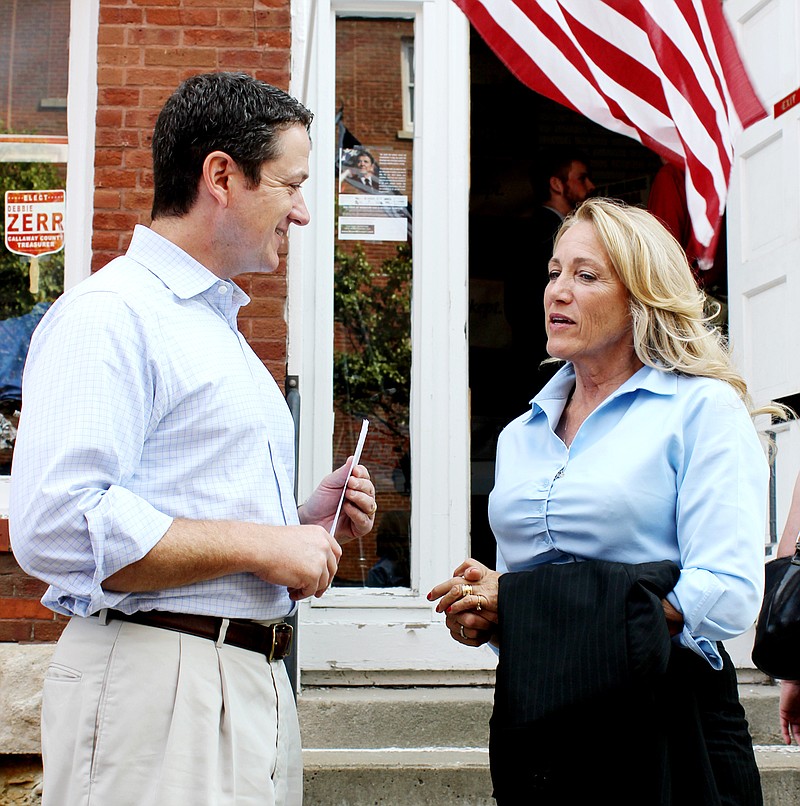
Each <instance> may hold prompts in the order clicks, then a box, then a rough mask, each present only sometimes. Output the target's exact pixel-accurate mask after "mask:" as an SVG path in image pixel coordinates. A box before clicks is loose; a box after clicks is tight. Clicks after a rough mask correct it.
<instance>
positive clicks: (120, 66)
mask: <svg viewBox="0 0 800 806" xmlns="http://www.w3.org/2000/svg"><path fill="white" fill-rule="evenodd" d="M290 44H291V35H290V12H289V0H100V31H99V37H98V67H97V83H98V102H97V105H98V108H97V138H96V146H97V149H96V155H95V213H94V234H93V239H92V249H93V259H92V269H93V270H97V269H99V268H101V267H102V266H104V265H105V264H106V263H108V261H109V260H111V259H112V258H114V257H116V256H117V255H118V254H120V253H121V252H123V251H124V250H125V249H126V248H127V245H128V242H129V240H130V234H131V231H132V229H133V226H134V224H137V223H138V224H147V223H149V221H150V206H151V202H152V186H153V177H152V167H151V159H150V139H151V134H152V129H153V124H154V123H155V119H156V116H157V115H158V112H159V110H160V108H161V106H162V104H163V103H164V101H165V100H166V98H167V97H168V96H169V94H170V93H171V92H172V91H173V90H174V89H175V87H176V86H177V85H178V84H179V83H180V82H181V81H182V80H183V79H184V78H186V77H187V76H190V75H192V74H194V73H201V72H214V71H217V70H243V71H246V72H248V73H252V74H253V75H255V76H256V77H258V78H260V79H262V80H264V81H267V82H269V83H270V84H275V85H276V86H278V87H281V88H283V89H288V87H289V65H290V54H289V47H290ZM240 280H241V282H240V283H239V284H240V285H241V286H242V288H243V289H244V290H245V291H246V292H247V293H248V294H249V295H250V296H251V297H252V300H253V301H252V303H251V304H250V305H249V306H247V308H246V309H245V310H244V311H243V312H242V314H241V316H240V326H241V330H242V333H243V334H244V336H245V337H246V338H247V339H248V341H249V342H250V344H251V345H252V346H253V349H254V350H255V351H256V353H257V354H258V356H259V357H260V358H261V359H262V360H263V361H264V362H265V364H266V365H267V366H268V367H269V369H270V370H271V372H272V374H273V375H274V376H275V378H276V380H278V381H279V382H282V381H283V376H284V374H285V365H286V322H285V316H284V309H285V299H286V276H285V264H284V263H283V262H282V264H281V267H280V268H279V270H278V272H277V273H276V274H274V275H271V276H269V277H266V276H257V275H256V276H244V277H242V278H240Z"/></svg>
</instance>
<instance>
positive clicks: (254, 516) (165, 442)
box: [10, 226, 298, 619]
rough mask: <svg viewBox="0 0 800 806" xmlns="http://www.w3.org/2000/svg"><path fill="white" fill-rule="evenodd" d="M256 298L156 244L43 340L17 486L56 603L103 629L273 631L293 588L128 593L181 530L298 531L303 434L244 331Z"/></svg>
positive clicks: (19, 526) (86, 294) (49, 322)
mask: <svg viewBox="0 0 800 806" xmlns="http://www.w3.org/2000/svg"><path fill="white" fill-rule="evenodd" d="M248 302H249V299H248V297H247V295H246V294H244V292H242V291H241V289H239V288H238V287H237V286H236V285H234V284H233V283H231V282H229V281H224V280H220V279H219V278H218V277H216V276H215V275H214V274H212V273H211V272H210V271H208V270H207V269H206V268H204V267H203V266H202V265H200V264H199V263H198V262H197V261H195V260H194V259H193V258H191V257H190V256H189V255H187V254H186V253H185V252H184V251H183V250H181V249H179V248H178V247H177V246H175V245H174V244H172V243H171V242H169V241H167V240H165V239H164V238H162V237H160V236H159V235H157V234H156V233H154V232H153V231H152V230H150V229H148V228H146V227H141V226H138V227H136V229H135V231H134V235H133V239H132V241H131V245H130V248H129V249H128V252H127V254H126V255H125V256H124V257H120V258H117V259H116V260H114V261H112V262H111V263H110V264H109V265H108V266H106V267H105V268H104V269H103V270H102V271H100V272H98V273H97V274H95V275H93V276H92V277H90V278H89V279H87V280H85V281H84V282H83V283H81V284H80V285H79V286H78V287H77V288H75V289H73V290H72V291H70V292H69V293H67V294H65V295H64V296H63V297H62V298H61V299H59V300H58V301H57V302H56V303H55V304H54V305H53V307H52V308H51V309H50V310H49V311H48V313H47V315H46V316H45V317H44V319H43V320H42V322H41V323H40V325H39V327H38V328H37V329H36V331H35V332H34V336H33V339H32V341H31V347H30V351H29V353H28V360H27V364H26V368H25V374H24V379H23V406H22V417H21V422H20V428H19V434H18V437H17V442H16V445H15V453H14V464H13V468H12V480H11V502H10V527H11V539H12V547H13V550H14V554H15V556H16V558H17V560H18V562H19V563H20V565H21V566H22V567H23V568H24V569H25V570H26V571H27V572H28V573H30V574H33V575H34V576H37V577H39V578H40V579H43V580H45V581H46V582H48V583H49V584H50V588H49V589H48V590H47V592H46V594H45V596H44V598H43V599H42V602H43V603H44V604H45V605H46V606H48V607H50V608H52V609H53V610H55V611H57V612H59V613H65V614H75V615H79V616H85V615H89V614H91V613H95V612H97V611H98V610H100V609H102V608H105V607H112V608H116V609H118V610H123V611H125V612H128V613H130V612H133V611H135V610H149V609H158V610H169V611H173V612H186V613H201V614H208V615H218V616H227V617H240V618H256V619H270V618H277V617H280V616H283V615H285V614H286V613H288V612H290V611H291V609H292V603H291V601H290V600H289V597H288V594H287V591H286V589H285V588H280V587H277V586H274V585H270V584H268V583H265V582H263V581H261V580H259V579H258V578H257V577H255V576H253V575H251V574H236V575H232V576H227V577H222V578H220V579H216V580H211V581H207V582H199V583H196V584H192V585H186V586H184V587H181V588H174V589H170V590H163V591H157V592H152V593H151V592H148V593H135V594H125V593H115V592H110V591H106V590H104V589H103V580H105V579H107V578H108V577H109V576H110V575H112V574H113V573H115V572H116V571H118V570H119V569H121V568H123V567H125V566H126V565H128V564H130V563H132V562H134V561H136V560H138V559H140V558H142V557H143V556H144V555H145V554H146V553H147V552H148V551H149V550H150V549H151V548H152V547H153V546H154V545H155V544H156V543H157V542H158V540H159V539H160V538H161V537H162V536H163V535H164V533H165V532H166V531H167V529H168V528H169V527H170V525H171V523H172V520H173V518H189V519H201V520H241V521H251V522H255V523H265V524H275V525H284V524H295V523H297V522H298V518H297V507H296V503H295V500H294V496H293V482H292V479H293V478H294V426H293V422H292V419H291V415H290V414H289V411H288V409H287V407H286V404H285V401H284V399H283V396H282V395H281V392H280V390H279V389H278V386H277V385H276V383H275V381H274V380H273V378H272V376H271V375H270V374H269V372H268V371H267V370H266V369H265V367H264V365H263V364H262V363H261V361H260V360H259V359H258V357H257V356H256V355H255V353H253V351H252V350H251V349H250V347H249V346H248V344H247V342H246V341H245V339H244V338H243V337H242V335H241V334H240V333H239V331H238V329H237V327H236V316H237V313H238V311H239V308H240V307H241V306H242V305H245V304H247V303H248Z"/></svg>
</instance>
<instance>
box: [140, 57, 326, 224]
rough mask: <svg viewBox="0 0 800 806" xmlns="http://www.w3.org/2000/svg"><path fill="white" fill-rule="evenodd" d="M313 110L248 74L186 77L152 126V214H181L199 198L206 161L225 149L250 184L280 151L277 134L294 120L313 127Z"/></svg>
mask: <svg viewBox="0 0 800 806" xmlns="http://www.w3.org/2000/svg"><path fill="white" fill-rule="evenodd" d="M313 117H314V116H313V114H312V113H311V112H309V111H308V109H306V108H305V107H304V106H303V105H302V104H301V103H300V102H299V101H297V100H296V99H294V98H292V96H291V95H288V94H287V93H285V92H284V91H283V90H280V89H278V88H277V87H273V86H272V85H271V84H266V83H264V82H263V81H259V80H258V79H255V78H253V76H250V75H247V74H246V73H203V74H201V75H196V76H192V77H191V78H187V79H186V81H184V82H183V83H182V84H181V85H180V86H179V87H178V89H177V90H175V92H174V93H173V94H172V95H171V96H170V97H169V98H168V99H167V102H166V103H165V104H164V107H163V108H162V110H161V112H160V113H159V115H158V119H157V120H156V125H155V128H154V130H153V144H152V152H153V185H154V187H153V210H152V218H153V219H155V218H157V217H159V216H181V215H185V214H186V213H188V212H189V210H191V209H192V206H193V205H194V203H195V201H196V200H197V193H198V182H199V180H200V177H201V175H202V172H203V161H204V160H205V158H206V156H208V154H210V153H211V152H212V151H224V152H225V153H226V154H228V156H230V157H231V158H232V159H233V160H234V161H235V162H236V164H237V165H238V166H239V168H240V169H241V171H242V173H243V174H244V177H245V181H246V182H247V183H248V186H249V187H256V186H257V185H258V183H259V181H260V179H261V166H262V165H263V164H264V162H266V161H268V160H273V159H276V158H277V157H279V156H280V145H279V144H280V140H279V138H278V135H279V134H280V132H282V131H284V130H285V129H287V128H288V127H290V126H293V125H297V124H299V125H302V126H305V128H306V131H308V129H309V127H310V126H311V121H312V120H313Z"/></svg>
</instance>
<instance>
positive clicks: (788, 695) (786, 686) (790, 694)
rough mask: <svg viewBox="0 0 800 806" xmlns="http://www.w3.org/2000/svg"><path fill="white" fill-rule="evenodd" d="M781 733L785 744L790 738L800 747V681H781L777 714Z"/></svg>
mask: <svg viewBox="0 0 800 806" xmlns="http://www.w3.org/2000/svg"><path fill="white" fill-rule="evenodd" d="M778 713H779V714H780V720H781V733H782V734H783V740H784V741H785V742H786V744H791V743H792V737H794V740H795V742H796V743H797V744H798V745H800V680H781V700H780V707H779V712H778Z"/></svg>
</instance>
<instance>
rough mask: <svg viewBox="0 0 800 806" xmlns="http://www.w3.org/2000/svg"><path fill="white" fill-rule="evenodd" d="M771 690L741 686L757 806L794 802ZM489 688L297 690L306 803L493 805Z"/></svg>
mask: <svg viewBox="0 0 800 806" xmlns="http://www.w3.org/2000/svg"><path fill="white" fill-rule="evenodd" d="M778 691H779V690H778V687H777V686H774V685H768V684H765V683H764V682H763V681H759V680H756V681H746V682H744V683H742V684H740V687H739V696H740V698H741V700H742V704H743V705H744V707H745V710H746V712H747V717H748V721H749V723H750V727H751V732H752V734H753V737H754V743H755V744H756V758H757V761H758V765H759V769H760V770H761V775H762V786H763V791H764V803H765V806H797V804H798V803H800V748H798V747H795V746H792V747H785V746H784V745H783V744H782V743H781V739H780V729H779V726H778V719H777V714H778ZM492 698H493V690H492V689H491V688H489V687H464V688H461V687H446V688H444V687H443V688H435V687H431V688H428V687H425V688H397V689H391V688H381V689H379V688H375V687H357V688H344V687H342V688H339V687H331V688H327V689H325V688H322V689H304V690H303V691H302V692H301V694H300V696H299V698H298V712H299V714H300V725H301V730H302V734H303V747H304V750H303V757H304V763H305V799H304V804H305V806H377V805H378V804H380V806H450V804H453V806H494V800H493V799H492V797H491V791H492V788H491V780H490V776H489V755H488V750H487V747H488V739H489V717H490V715H491V710H492Z"/></svg>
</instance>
